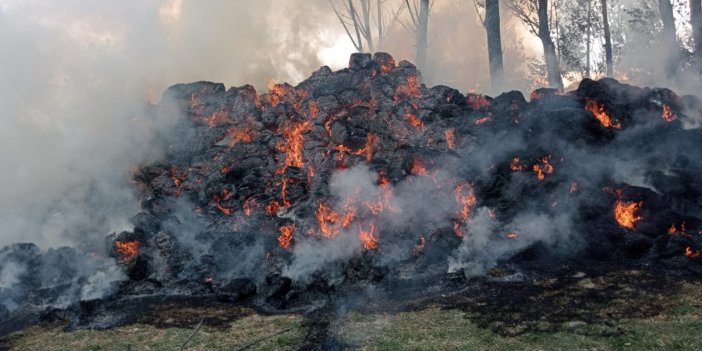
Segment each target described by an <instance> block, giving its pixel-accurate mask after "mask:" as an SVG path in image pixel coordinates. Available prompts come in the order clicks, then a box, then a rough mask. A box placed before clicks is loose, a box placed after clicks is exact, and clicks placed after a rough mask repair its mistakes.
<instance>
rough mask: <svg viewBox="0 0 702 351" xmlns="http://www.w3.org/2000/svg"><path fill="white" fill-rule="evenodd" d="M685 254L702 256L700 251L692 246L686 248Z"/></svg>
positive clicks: (691, 256) (692, 256) (693, 256)
mask: <svg viewBox="0 0 702 351" xmlns="http://www.w3.org/2000/svg"><path fill="white" fill-rule="evenodd" d="M685 256H687V257H689V258H695V257H700V252H699V251H698V250H695V249H693V248H692V247H690V246H688V247H686V248H685Z"/></svg>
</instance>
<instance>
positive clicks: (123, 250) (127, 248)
mask: <svg viewBox="0 0 702 351" xmlns="http://www.w3.org/2000/svg"><path fill="white" fill-rule="evenodd" d="M115 249H116V250H117V252H119V254H120V258H119V261H120V262H122V263H124V262H129V261H131V260H133V259H134V258H135V257H136V256H137V254H139V242H138V241H136V240H131V241H119V240H115Z"/></svg>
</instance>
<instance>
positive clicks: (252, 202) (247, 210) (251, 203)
mask: <svg viewBox="0 0 702 351" xmlns="http://www.w3.org/2000/svg"><path fill="white" fill-rule="evenodd" d="M256 207H258V202H256V199H254V198H253V197H250V198H248V199H246V200H244V205H243V209H244V215H246V216H247V217H249V216H251V215H252V214H253V209H254V208H256ZM276 212H277V210H276Z"/></svg>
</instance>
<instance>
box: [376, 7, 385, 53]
mask: <svg viewBox="0 0 702 351" xmlns="http://www.w3.org/2000/svg"><path fill="white" fill-rule="evenodd" d="M376 5H377V6H378V10H377V12H378V50H379V51H382V50H383V36H384V33H383V30H384V28H383V2H382V0H377V1H376Z"/></svg>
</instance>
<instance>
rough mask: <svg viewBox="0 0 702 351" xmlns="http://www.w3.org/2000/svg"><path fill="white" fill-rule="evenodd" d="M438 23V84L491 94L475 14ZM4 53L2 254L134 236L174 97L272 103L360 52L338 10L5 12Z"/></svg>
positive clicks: (279, 3)
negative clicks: (208, 93)
mask: <svg viewBox="0 0 702 351" xmlns="http://www.w3.org/2000/svg"><path fill="white" fill-rule="evenodd" d="M396 6H397V5H396ZM432 11H433V12H432V17H431V20H430V28H429V30H430V34H429V42H430V43H429V44H430V51H431V52H430V55H429V62H430V65H431V67H430V68H429V70H430V71H431V72H428V73H429V74H428V75H431V77H432V83H434V84H447V85H451V86H454V87H457V88H459V89H461V90H464V91H465V90H467V89H477V90H481V88H480V87H481V85H482V86H485V85H486V84H487V81H488V72H487V57H486V53H485V50H483V49H482V48H484V46H485V32H484V29H483V28H482V27H481V26H480V23H479V21H478V19H477V15H476V12H475V10H474V8H473V4H472V2H470V1H459V0H443V1H436V3H435V5H434V7H433V9H432ZM503 22H504V27H505V28H504V30H503V35H504V36H512V37H520V36H523V37H520V38H522V40H519V42H521V43H522V46H523V47H524V50H522V52H527V53H528V52H530V51H534V50H538V49H539V45H538V44H539V43H538V42H535V41H534V38H533V37H532V36H529V35H527V34H525V33H524V30H523V28H521V29H520V28H519V27H517V26H514V25H513V24H514V20H513V19H512V20H510V19H506V20H503ZM390 31H391V32H392V33H391V34H392V39H391V40H389V42H388V43H387V45H386V47H385V48H384V49H385V50H386V51H389V52H391V53H392V54H393V55H394V56H395V57H396V58H397V59H398V60H399V59H410V60H411V59H412V56H413V51H414V47H413V38H412V36H411V34H410V33H409V32H407V30H406V29H405V28H403V26H402V25H400V24H398V23H396V24H395V25H394V26H393V27H392V28H390ZM0 42H1V43H2V45H1V46H0V55H1V57H2V65H0V106H1V107H2V108H0V140H2V142H1V143H0V164H1V165H2V168H0V246H2V245H5V244H8V243H12V242H18V241H33V242H36V243H38V244H40V245H41V246H44V247H47V246H55V245H61V244H66V243H71V242H73V239H75V238H77V237H80V238H82V239H81V241H83V242H85V241H86V240H85V238H86V235H85V234H86V233H90V236H89V237H90V238H93V239H95V240H96V241H98V240H100V239H101V238H102V237H103V236H104V235H105V234H107V233H106V232H105V230H118V229H120V228H121V227H125V226H127V222H126V218H128V217H129V216H130V215H131V214H134V213H135V212H136V211H137V210H138V204H137V202H136V201H135V199H134V197H133V194H132V190H131V187H130V184H129V177H130V167H131V166H133V165H135V164H138V163H142V162H147V161H148V160H152V159H154V158H156V157H158V150H159V147H158V146H159V145H158V144H157V143H156V140H157V139H159V138H158V136H159V134H161V133H165V134H167V133H168V128H169V123H170V122H173V121H172V120H168V119H167V120H151V119H145V118H144V116H145V114H144V110H145V107H146V106H147V105H148V102H152V103H155V102H157V101H158V100H159V97H160V95H161V92H162V91H163V90H164V89H165V88H166V87H168V86H170V85H172V84H175V83H180V82H190V81H198V80H210V81H215V82H223V83H225V85H227V86H240V85H243V84H246V83H251V84H253V85H255V86H256V87H257V88H258V89H259V90H260V89H264V87H265V86H266V82H267V81H268V80H269V79H274V80H276V81H289V82H291V83H296V82H298V81H300V80H302V79H304V78H305V77H306V76H308V75H309V74H310V73H311V72H312V71H314V70H316V69H317V68H318V67H320V66H321V65H329V66H331V67H332V68H334V69H338V68H341V67H343V66H345V64H346V62H348V55H349V54H350V53H351V52H352V51H353V46H352V45H351V43H350V42H349V40H348V39H347V38H346V34H345V33H344V31H343V29H342V27H341V26H340V25H339V23H338V21H337V19H336V17H335V16H334V14H333V12H332V11H331V9H330V6H329V4H328V2H327V1H326V0H306V1H304V2H300V1H285V0H259V1H255V2H252V1H243V0H208V1H195V0H140V1H98V0H95V1H85V0H60V1H56V0H0ZM503 43H506V44H505V65H506V69H507V71H508V72H517V71H519V69H520V67H522V66H523V62H522V60H523V57H524V56H523V53H520V52H518V50H517V49H516V48H514V47H512V46H510V44H509V41H508V40H505V41H503ZM511 78H513V79H512V84H513V86H514V87H515V88H518V89H524V88H525V87H526V86H527V85H526V82H525V81H523V80H522V78H518V77H516V76H512V77H511ZM174 118H175V117H174ZM106 228H107V229H106ZM88 241H90V240H88Z"/></svg>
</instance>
